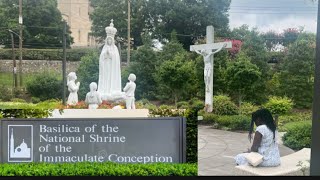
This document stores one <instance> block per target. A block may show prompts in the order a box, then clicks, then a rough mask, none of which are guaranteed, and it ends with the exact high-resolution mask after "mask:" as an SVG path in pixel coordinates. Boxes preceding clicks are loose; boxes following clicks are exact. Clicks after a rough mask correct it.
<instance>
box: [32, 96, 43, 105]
mask: <svg viewBox="0 0 320 180" xmlns="http://www.w3.org/2000/svg"><path fill="white" fill-rule="evenodd" d="M40 101H41V100H40V98H37V97H31V102H32V103H34V104H36V103H39V102H40Z"/></svg>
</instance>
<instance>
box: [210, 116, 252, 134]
mask: <svg viewBox="0 0 320 180" xmlns="http://www.w3.org/2000/svg"><path fill="white" fill-rule="evenodd" d="M250 122H251V118H250V117H248V116H244V115H233V116H219V117H218V118H217V120H216V123H217V124H218V128H220V129H222V128H225V129H227V130H231V131H248V130H249V128H250Z"/></svg>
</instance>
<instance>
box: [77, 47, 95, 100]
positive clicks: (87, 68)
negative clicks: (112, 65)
mask: <svg viewBox="0 0 320 180" xmlns="http://www.w3.org/2000/svg"><path fill="white" fill-rule="evenodd" d="M76 74H77V77H78V81H79V82H81V84H80V87H79V91H78V96H79V99H85V98H86V94H87V93H88V92H89V91H90V88H89V85H90V83H92V82H96V83H97V84H98V83H99V82H98V81H99V53H98V52H97V51H91V52H90V53H89V54H87V55H85V56H84V57H82V58H81V62H80V65H79V68H78V69H77V72H76Z"/></svg>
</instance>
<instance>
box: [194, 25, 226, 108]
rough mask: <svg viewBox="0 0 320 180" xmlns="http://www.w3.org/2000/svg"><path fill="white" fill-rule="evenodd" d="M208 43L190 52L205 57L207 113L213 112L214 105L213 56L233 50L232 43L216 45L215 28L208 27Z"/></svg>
mask: <svg viewBox="0 0 320 180" xmlns="http://www.w3.org/2000/svg"><path fill="white" fill-rule="evenodd" d="M206 33H207V34H206V36H207V43H206V44H200V45H192V46H190V51H195V52H196V53H198V54H200V55H202V56H203V61H204V82H205V84H206V88H205V89H206V90H205V92H206V96H205V111H206V112H212V104H213V69H214V68H213V66H214V59H213V55H214V54H215V53H217V52H219V51H221V50H222V49H231V48H232V42H231V41H229V42H219V43H214V28H213V26H207V32H206Z"/></svg>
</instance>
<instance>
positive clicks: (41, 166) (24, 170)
mask: <svg viewBox="0 0 320 180" xmlns="http://www.w3.org/2000/svg"><path fill="white" fill-rule="evenodd" d="M197 175H198V166H197V164H196V163H194V164H163V163H153V164H119V163H113V162H103V163H92V162H78V163H55V164H53V163H51V164H50V163H23V164H2V165H1V166H0V176H197Z"/></svg>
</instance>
